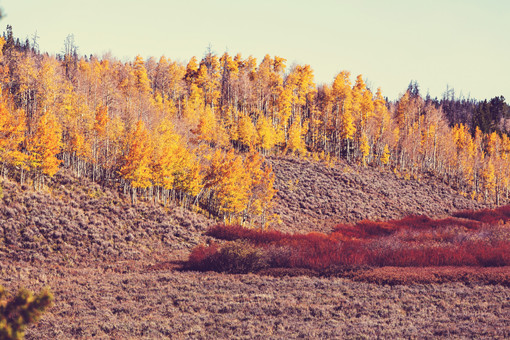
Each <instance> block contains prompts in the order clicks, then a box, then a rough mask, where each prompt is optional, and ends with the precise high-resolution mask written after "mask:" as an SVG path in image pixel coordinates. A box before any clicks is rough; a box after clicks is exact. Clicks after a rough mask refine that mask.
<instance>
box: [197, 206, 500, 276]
mask: <svg viewBox="0 0 510 340" xmlns="http://www.w3.org/2000/svg"><path fill="white" fill-rule="evenodd" d="M457 216H458V217H457V218H456V217H450V218H445V219H439V220H433V219H430V218H429V217H427V216H408V217H406V218H403V219H400V220H393V221H387V222H373V221H366V220H365V221H361V222H359V223H357V224H356V225H345V224H340V225H337V226H336V227H335V229H334V231H333V232H332V233H331V234H330V235H326V234H322V233H308V234H294V235H292V234H285V233H282V232H279V231H262V230H255V229H249V228H243V227H241V226H239V225H234V226H225V225H216V226H214V227H212V228H211V229H209V231H208V235H210V236H213V237H216V238H218V239H223V240H227V241H234V242H227V244H226V245H224V246H223V247H221V248H219V247H218V246H217V245H215V244H213V245H211V246H209V247H205V246H198V247H196V248H195V249H193V251H192V253H191V255H190V257H189V261H188V264H189V267H190V268H192V269H199V270H218V271H230V272H246V271H249V270H255V269H256V268H266V267H267V266H268V267H273V268H275V267H288V268H306V269H311V270H324V269H327V268H331V267H338V266H366V265H368V266H376V267H382V266H394V267H429V266H454V267H458V266H483V267H490V266H510V240H507V238H508V237H507V236H506V235H507V232H508V231H507V229H506V227H505V226H500V225H494V224H492V225H488V224H484V223H486V221H489V220H496V219H497V220H498V221H499V220H502V219H505V218H506V219H508V218H510V206H506V207H502V208H498V209H495V210H483V211H480V212H470V211H465V212H461V213H458V214H457ZM460 217H461V218H460ZM482 227H483V228H482ZM237 240H239V241H240V242H237ZM236 242H237V243H236ZM246 242H249V243H246ZM249 268H251V269H249Z"/></svg>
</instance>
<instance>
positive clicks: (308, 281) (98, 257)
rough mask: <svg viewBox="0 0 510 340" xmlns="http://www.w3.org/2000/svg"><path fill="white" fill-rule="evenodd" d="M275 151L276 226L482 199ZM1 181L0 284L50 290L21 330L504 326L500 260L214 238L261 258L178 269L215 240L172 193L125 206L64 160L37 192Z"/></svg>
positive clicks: (469, 204) (436, 211) (113, 333)
mask: <svg viewBox="0 0 510 340" xmlns="http://www.w3.org/2000/svg"><path fill="white" fill-rule="evenodd" d="M271 162H272V164H273V168H274V169H276V171H277V185H278V188H279V190H280V191H279V194H278V197H277V202H276V206H275V212H280V213H281V215H282V220H283V223H282V224H281V225H278V230H280V231H281V232H285V233H284V234H289V235H290V234H293V233H296V232H301V233H306V232H310V231H314V230H315V231H322V232H326V233H327V235H321V234H315V236H314V237H316V238H318V239H323V238H324V236H327V237H329V234H331V233H332V228H331V227H332V226H333V225H334V224H338V223H346V222H352V223H356V221H360V220H362V219H374V217H375V216H378V217H381V218H384V219H393V220H398V219H399V218H401V217H402V216H405V215H407V214H423V213H425V214H428V215H429V216H434V217H441V216H444V215H445V214H448V213H449V212H450V211H454V210H458V209H480V208H483V207H485V205H483V204H480V203H479V202H474V201H470V200H469V199H467V198H465V197H462V196H459V195H458V194H456V193H454V192H453V191H452V190H451V188H448V187H447V185H445V184H444V183H440V182H437V181H434V180H433V179H432V178H430V179H426V178H425V179H423V180H422V181H421V182H417V181H413V180H411V181H409V180H402V179H398V178H396V177H395V176H394V175H393V174H391V173H388V174H376V173H375V171H374V170H371V169H370V168H368V169H362V168H353V171H352V172H346V171H344V169H340V168H328V167H321V166H320V165H319V164H313V163H310V162H305V161H299V160H290V159H288V160H277V159H272V160H271ZM374 176H378V177H374ZM291 180H292V183H290V182H291ZM296 180H298V181H296ZM0 182H1V180H0ZM291 184H292V185H291ZM380 186H383V187H380ZM2 188H3V197H0V285H3V286H5V287H6V289H8V290H9V291H16V290H18V288H19V287H26V288H28V289H30V290H32V291H39V290H40V289H41V288H43V287H46V286H48V287H50V288H51V291H52V292H53V294H54V297H55V301H54V306H53V307H52V308H50V309H49V310H48V311H47V312H46V313H45V314H43V316H42V318H41V321H40V322H39V323H38V324H37V325H34V326H30V327H29V328H28V329H27V333H26V334H27V338H28V339H91V338H99V339H107V338H113V339H187V338H203V339H231V338H246V339H257V338H271V339H289V338H299V337H301V338H310V339H324V338H377V337H380V338H390V337H392V338H423V337H424V338H445V337H453V338H509V337H510V315H509V313H510V312H509V311H510V304H509V303H510V284H509V282H510V279H509V277H510V270H509V268H510V267H475V266H470V267H451V266H441V267H368V266H338V267H335V268H329V269H328V268H326V269H320V270H316V269H307V268H289V267H287V268H285V267H278V268H268V267H265V265H264V262H260V261H259V260H257V258H258V256H259V255H260V252H263V251H264V248H262V249H259V247H258V245H257V243H254V242H252V241H247V240H245V241H243V240H236V241H219V240H216V242H217V243H216V247H217V248H218V249H222V248H223V246H224V245H223V243H224V242H234V244H233V245H231V247H232V248H231V249H230V250H228V249H225V250H224V251H223V252H224V254H223V256H224V259H228V258H229V257H230V258H232V257H235V256H236V252H240V251H242V252H244V256H245V257H249V256H251V255H250V254H255V255H257V256H255V260H254V261H253V262H252V263H253V265H250V266H249V267H252V266H255V267H261V264H262V267H263V269H260V270H259V271H258V274H257V275H253V274H241V275H240V274H225V273H217V272H214V271H206V272H199V271H181V270H179V268H180V266H181V264H182V262H181V261H182V260H184V259H186V258H187V256H188V255H189V253H190V251H191V249H192V248H193V247H195V246H196V245H198V244H211V242H212V240H213V238H212V236H207V235H204V232H205V231H206V230H207V228H208V226H211V225H214V223H215V222H214V221H212V220H210V219H208V218H206V217H204V216H202V215H199V214H195V213H193V212H190V211H186V210H183V209H181V208H180V207H177V206H168V207H161V206H154V205H151V204H143V203H141V204H139V205H137V206H133V205H131V204H130V203H129V199H124V197H123V195H122V193H121V192H119V191H116V190H113V189H112V188H105V187H101V186H99V185H97V184H95V183H92V182H90V181H88V180H87V179H85V178H76V177H75V176H72V175H70V174H66V173H61V174H57V176H56V177H55V178H54V180H53V181H52V182H51V185H50V187H49V188H48V189H45V190H43V191H41V192H34V191H32V190H31V189H30V188H26V187H22V186H19V185H17V184H15V183H12V182H9V181H8V180H6V181H3V182H2ZM328 189H329V192H328ZM409 193H412V195H410V194H409ZM304 197H306V199H305V200H303V198H304ZM346 197H348V198H349V199H346ZM318 222H320V224H319V223H318ZM333 222H334V223H333ZM317 228H319V229H317ZM476 230H477V232H481V231H482V230H483V227H482V228H478V229H476ZM502 230H503V229H502ZM473 231H475V229H473ZM402 232H403V231H400V233H402ZM312 235H313V234H312ZM296 237H297V236H296ZM299 237H301V236H299ZM386 237H394V236H391V235H389V236H388V235H387V236H386ZM366 240H370V238H368V237H366V238H360V242H365V241H366ZM354 241H356V240H354ZM293 242H295V241H293ZM239 245H243V246H246V247H239ZM205 248H207V247H205ZM211 249H213V248H211ZM278 251H280V252H281V254H282V255H285V254H288V251H289V248H285V247H282V248H281V249H279V250H278ZM275 254H276V249H275ZM303 257H304V256H303ZM263 258H264V257H263ZM281 258H282V259H284V258H285V256H282V257H281ZM280 261H282V260H280ZM242 263H244V262H241V264H242ZM248 263H249V262H248ZM237 266H238V265H236V264H235V262H234V264H233V265H232V268H230V269H228V270H227V271H235V269H236V267H237ZM339 276H341V277H339Z"/></svg>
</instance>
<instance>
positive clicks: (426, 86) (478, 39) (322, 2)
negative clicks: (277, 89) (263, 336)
mask: <svg viewBox="0 0 510 340" xmlns="http://www.w3.org/2000/svg"><path fill="white" fill-rule="evenodd" d="M0 7H1V8H2V10H3V13H4V14H5V17H4V18H3V19H2V20H1V21H0V31H4V30H5V27H6V25H12V27H13V33H14V36H15V37H18V38H20V39H23V40H24V39H26V38H29V39H30V40H31V39H32V37H33V36H34V34H35V33H36V32H37V36H38V37H39V38H38V40H37V41H38V44H39V48H40V50H41V51H42V52H48V53H50V54H55V53H60V52H61V51H62V50H63V46H64V40H65V39H66V37H67V36H68V35H69V34H73V35H74V39H75V43H76V45H77V46H78V48H79V49H78V53H79V54H81V55H90V54H95V55H97V56H102V55H104V54H105V53H111V55H112V56H114V57H116V58H119V59H121V60H124V61H128V60H133V59H134V58H135V56H136V55H141V56H142V57H144V58H148V57H150V56H153V57H155V58H156V59H157V60H158V59H159V57H160V56H162V55H165V56H166V57H167V58H170V59H172V60H177V61H180V62H183V63H185V64H186V63H187V61H188V60H189V59H190V58H191V57H192V56H197V58H199V59H200V58H201V57H203V56H204V54H205V52H206V50H207V48H208V46H211V48H212V50H213V51H214V52H215V53H217V54H219V55H221V54H223V53H224V52H225V51H227V52H228V53H229V54H231V55H235V54H237V53H241V55H242V56H243V57H245V58H246V57H248V56H250V55H252V56H253V57H255V58H257V60H258V61H259V62H260V61H261V60H262V58H263V57H264V55H266V54H269V55H271V56H275V55H277V56H279V57H283V58H286V59H287V65H288V66H291V65H293V64H302V65H303V64H308V65H310V66H311V67H312V69H313V70H314V75H315V81H316V83H317V84H321V83H328V84H331V83H332V81H333V79H334V77H335V76H336V75H337V74H338V73H339V72H340V71H342V70H348V71H350V72H351V74H352V80H353V81H354V80H355V77H356V75H358V74H362V75H363V78H364V79H365V81H366V82H367V83H368V85H369V87H371V88H372V89H373V90H375V89H376V88H377V87H381V88H382V91H383V95H385V96H387V97H388V98H389V99H390V100H393V99H396V98H398V97H399V96H400V95H401V94H402V93H403V92H404V91H405V90H406V88H407V85H408V84H409V82H410V81H411V80H415V81H417V82H418V84H419V88H420V91H421V93H422V94H423V95H426V94H427V93H429V94H430V95H431V96H432V97H442V95H443V93H444V92H445V90H446V88H447V86H448V87H449V88H453V89H455V94H456V96H459V95H463V97H465V98H468V97H469V98H475V99H479V100H481V99H490V98H492V97H494V96H500V95H503V96H505V98H506V99H507V102H508V101H510V1H508V0H478V1H475V0H428V1H423V0H420V1H414V0H386V1H381V0H356V1H353V0H349V1H343V0H336V1H333V0H314V1H311V0H307V1H302V0H257V1H244V0H231V1H228V0H216V1H211V0H209V1H206V0H195V1H184V0H180V1H174V0H144V1H138V0H136V1H135V0H87V1H77V0H45V1H41V0H0Z"/></svg>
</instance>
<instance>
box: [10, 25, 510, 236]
mask: <svg viewBox="0 0 510 340" xmlns="http://www.w3.org/2000/svg"><path fill="white" fill-rule="evenodd" d="M1 42H2V56H1V66H2V67H1V78H2V82H1V84H2V97H1V101H0V104H1V105H0V110H1V112H2V114H1V115H0V154H1V158H0V159H1V164H0V171H1V173H2V175H3V176H4V178H7V177H8V178H11V179H13V180H15V181H17V182H19V183H21V184H24V183H28V184H29V185H30V186H33V187H34V188H35V189H37V190H41V189H42V188H43V187H44V185H45V182H47V181H48V179H49V178H51V177H52V176H54V175H55V174H56V173H57V172H58V171H59V169H61V168H66V169H71V170H72V171H73V172H74V173H75V174H77V175H78V176H84V177H88V178H91V179H92V180H93V181H95V182H97V183H100V184H101V185H110V186H114V187H117V188H119V189H120V190H122V192H123V193H124V194H126V195H129V197H130V198H131V201H132V203H133V204H135V203H136V202H137V201H139V200H144V201H147V202H154V203H156V204H161V205H166V204H167V203H168V202H170V201H174V202H179V204H181V205H182V206H184V207H186V208H187V209H190V210H193V211H196V212H199V213H202V214H206V215H207V216H209V217H214V218H217V219H219V220H223V221H225V222H229V223H241V224H244V225H252V226H259V227H265V226H268V225H271V224H274V223H276V222H277V221H278V216H276V215H275V214H273V213H271V211H272V210H271V207H272V202H273V198H274V196H275V194H276V190H275V188H274V172H273V170H272V167H271V165H270V163H269V162H267V161H266V160H265V157H267V156H289V155H293V156H296V157H301V158H303V159H309V160H313V161H317V162H323V163H324V164H335V163H337V162H338V161H339V160H342V161H346V162H347V163H349V164H357V165H360V166H363V167H373V168H379V169H385V170H386V169H389V170H391V171H393V172H394V173H395V174H396V175H398V176H402V177H403V178H407V179H417V178H419V177H420V176H421V175H422V174H432V175H433V176H436V177H437V178H438V179H440V180H443V181H445V182H447V183H448V184H449V185H451V186H453V187H454V188H455V189H456V190H457V191H458V192H459V193H461V194H462V195H464V196H465V197H469V198H471V199H475V200H478V201H480V202H482V201H483V202H485V203H488V204H493V205H495V206H499V205H501V204H503V203H505V202H507V201H508V195H509V189H510V180H509V179H510V173H509V172H510V162H509V161H508V157H509V155H510V139H509V137H508V125H509V124H508V119H509V114H510V113H509V107H508V105H507V104H506V103H505V101H504V98H503V97H494V98H492V99H491V100H489V101H487V100H484V101H476V100H471V99H463V98H456V97H455V93H454V91H453V90H448V91H447V93H445V96H444V98H443V99H441V100H437V99H431V98H430V97H428V96H426V97H425V98H423V97H422V95H421V94H420V91H419V86H418V84H417V83H416V82H411V83H410V85H409V87H408V89H407V90H406V91H405V92H404V94H403V95H402V96H401V97H400V98H399V99H398V100H396V101H395V102H390V101H388V100H387V99H385V98H384V96H383V94H382V90H381V89H377V91H375V92H374V91H373V89H370V88H368V87H367V85H366V84H365V82H364V80H363V77H362V76H361V75H358V76H357V77H356V79H355V81H354V83H353V82H352V80H351V76H350V73H349V72H348V71H342V72H340V73H339V74H338V75H337V76H336V77H335V78H334V81H333V82H332V84H322V85H316V84H315V83H314V77H313V70H312V69H311V68H310V66H309V65H294V66H292V67H290V68H287V66H286V60H285V59H284V58H281V57H277V56H275V57H270V56H269V55H267V56H266V57H264V58H263V60H262V61H261V62H260V63H257V61H256V60H255V58H253V57H248V58H243V57H242V56H241V55H240V54H237V55H236V56H230V55H229V54H228V53H224V54H223V55H222V56H218V55H216V54H215V53H213V52H212V51H210V50H208V51H207V52H206V53H205V55H204V57H203V58H202V59H201V60H200V61H198V59H197V58H196V57H193V58H191V59H190V60H189V62H188V63H187V65H183V64H181V63H178V62H175V61H172V60H170V59H167V58H166V57H164V56H163V57H161V58H160V59H159V60H158V61H156V59H154V58H149V59H148V60H146V61H144V60H143V59H142V57H140V56H138V57H136V59H135V60H134V61H132V62H121V61H119V60H117V59H115V58H113V57H111V56H104V57H102V58H99V57H97V56H79V55H78V53H77V47H76V44H75V42H74V38H73V36H72V35H70V36H68V37H67V39H66V40H65V44H64V49H63V53H62V54H60V55H56V56H50V55H48V54H45V53H40V52H39V51H38V48H37V43H36V41H34V42H32V43H30V42H29V41H28V40H27V41H25V42H24V43H22V42H20V41H19V39H15V38H14V35H13V31H12V27H10V26H9V27H8V28H7V31H6V32H5V33H4V37H3V39H2V41H1Z"/></svg>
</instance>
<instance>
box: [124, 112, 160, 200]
mask: <svg viewBox="0 0 510 340" xmlns="http://www.w3.org/2000/svg"><path fill="white" fill-rule="evenodd" d="M127 143H128V144H127V152H126V154H125V156H124V161H123V165H122V167H121V168H120V175H121V176H122V177H123V178H124V179H125V180H126V181H128V182H129V184H130V186H131V200H132V202H133V203H134V202H135V201H136V195H137V192H136V191H137V188H141V189H146V188H148V187H149V186H150V185H151V178H152V172H151V169H150V157H151V154H152V151H153V147H152V145H151V142H150V139H149V134H148V131H147V129H146V128H145V124H144V123H143V122H142V121H141V120H139V121H138V122H137V123H136V126H135V128H134V129H133V130H132V131H131V132H130V135H129V137H128V142H127Z"/></svg>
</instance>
